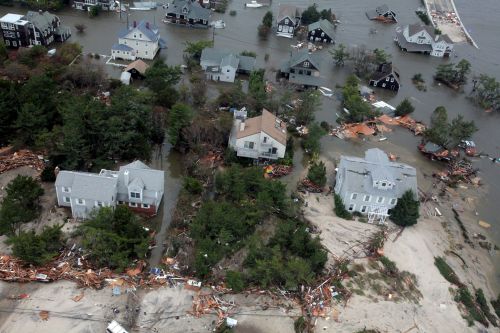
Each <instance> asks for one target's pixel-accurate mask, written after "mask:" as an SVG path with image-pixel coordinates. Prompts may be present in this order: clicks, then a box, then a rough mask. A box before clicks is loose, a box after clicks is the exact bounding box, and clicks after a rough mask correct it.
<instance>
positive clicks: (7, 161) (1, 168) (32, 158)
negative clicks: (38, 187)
mask: <svg viewBox="0 0 500 333" xmlns="http://www.w3.org/2000/svg"><path fill="white" fill-rule="evenodd" d="M23 166H30V167H32V168H34V169H36V170H39V171H41V170H42V169H43V168H44V166H45V164H44V161H43V157H42V156H39V155H36V154H34V153H33V152H32V151H30V150H19V151H17V152H15V153H13V154H9V155H5V156H0V174H1V173H4V172H6V171H9V170H12V169H16V168H20V167H23Z"/></svg>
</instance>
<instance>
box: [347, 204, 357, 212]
mask: <svg viewBox="0 0 500 333" xmlns="http://www.w3.org/2000/svg"><path fill="white" fill-rule="evenodd" d="M354 207H356V205H355V204H350V205H349V208H348V209H347V210H348V211H350V212H352V211H353V210H354Z"/></svg>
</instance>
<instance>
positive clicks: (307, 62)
mask: <svg viewBox="0 0 500 333" xmlns="http://www.w3.org/2000/svg"><path fill="white" fill-rule="evenodd" d="M279 75H280V76H282V77H284V78H286V79H287V80H288V81H289V82H290V83H292V84H294V85H296V86H297V87H298V88H299V89H305V88H311V87H312V88H317V87H319V86H320V85H321V79H320V77H319V59H318V58H317V57H316V55H314V54H311V53H309V51H308V50H307V49H302V50H299V51H296V52H292V53H291V54H290V59H289V60H288V61H286V62H285V63H283V64H282V65H281V68H280V72H279Z"/></svg>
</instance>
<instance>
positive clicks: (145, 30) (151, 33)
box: [118, 20, 160, 42]
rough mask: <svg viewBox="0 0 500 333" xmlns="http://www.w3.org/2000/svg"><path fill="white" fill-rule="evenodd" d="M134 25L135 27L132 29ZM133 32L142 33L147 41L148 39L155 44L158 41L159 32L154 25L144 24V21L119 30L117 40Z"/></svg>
mask: <svg viewBox="0 0 500 333" xmlns="http://www.w3.org/2000/svg"><path fill="white" fill-rule="evenodd" d="M134 25H135V27H134ZM133 30H138V31H139V32H140V33H142V34H143V35H144V36H145V37H146V38H147V39H149V40H150V41H152V42H156V41H158V40H159V39H160V30H159V29H158V27H157V26H156V25H155V24H152V23H149V22H146V21H144V20H142V21H139V23H136V22H135V21H134V23H133V24H132V25H131V26H129V27H128V28H125V29H123V30H121V31H120V32H119V33H118V38H125V37H127V35H128V34H129V33H130V32H132V31H133Z"/></svg>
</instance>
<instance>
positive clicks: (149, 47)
mask: <svg viewBox="0 0 500 333" xmlns="http://www.w3.org/2000/svg"><path fill="white" fill-rule="evenodd" d="M133 36H134V35H133V34H132V33H130V34H129V35H128V36H127V38H119V39H118V43H119V44H124V45H127V46H129V47H131V48H133V49H134V50H135V57H137V58H142V59H150V60H152V59H153V58H154V57H155V55H156V53H157V52H158V50H159V49H160V47H159V45H158V42H151V41H149V40H147V39H146V38H144V36H142V38H141V37H139V36H140V34H139V33H138V32H137V33H135V36H136V38H133ZM130 37H132V38H130Z"/></svg>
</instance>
